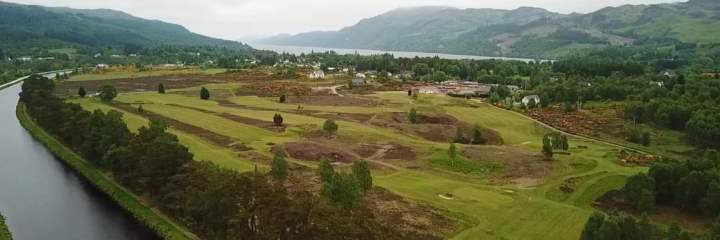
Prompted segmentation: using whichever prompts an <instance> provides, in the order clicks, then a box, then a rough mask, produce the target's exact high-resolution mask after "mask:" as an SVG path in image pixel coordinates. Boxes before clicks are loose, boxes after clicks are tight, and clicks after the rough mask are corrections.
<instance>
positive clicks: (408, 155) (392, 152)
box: [353, 143, 417, 161]
mask: <svg viewBox="0 0 720 240" xmlns="http://www.w3.org/2000/svg"><path fill="white" fill-rule="evenodd" d="M379 150H384V152H383V153H382V155H380V156H375V157H377V158H378V159H381V160H382V159H386V160H387V159H397V160H405V161H411V160H415V159H417V154H416V153H415V151H414V150H413V149H412V148H411V147H407V146H403V145H400V144H397V143H392V144H388V145H377V144H361V145H360V146H359V147H356V148H355V149H354V150H353V152H354V153H355V154H357V155H359V156H360V157H363V158H368V157H372V156H374V155H376V154H377V153H378V151H379Z"/></svg>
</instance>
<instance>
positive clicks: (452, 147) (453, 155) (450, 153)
mask: <svg viewBox="0 0 720 240" xmlns="http://www.w3.org/2000/svg"><path fill="white" fill-rule="evenodd" d="M448 158H449V159H450V166H451V167H455V160H456V159H457V148H456V147H455V144H454V143H450V147H449V148H448Z"/></svg>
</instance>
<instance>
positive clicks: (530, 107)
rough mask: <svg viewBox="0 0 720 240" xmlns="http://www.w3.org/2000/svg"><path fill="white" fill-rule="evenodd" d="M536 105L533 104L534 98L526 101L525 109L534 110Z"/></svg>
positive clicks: (535, 103)
mask: <svg viewBox="0 0 720 240" xmlns="http://www.w3.org/2000/svg"><path fill="white" fill-rule="evenodd" d="M537 105H538V103H537V102H535V99H534V98H531V99H530V101H528V105H527V108H528V109H534V108H537Z"/></svg>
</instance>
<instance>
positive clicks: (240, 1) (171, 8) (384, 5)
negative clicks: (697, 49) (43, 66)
mask: <svg viewBox="0 0 720 240" xmlns="http://www.w3.org/2000/svg"><path fill="white" fill-rule="evenodd" d="M5 1H10V2H16V3H21V4H33V5H43V6H51V7H71V8H84V9H95V8H108V9H114V10H120V11H124V12H127V13H129V14H132V15H134V16H138V17H142V18H148V19H157V20H162V21H165V22H171V23H177V24H180V25H183V26H185V27H186V28H188V29H189V30H190V31H193V32H196V33H200V34H203V35H208V36H212V37H217V38H223V39H230V40H253V39H257V38H261V37H268V36H272V35H276V34H283V33H290V34H295V33H301V32H308V31H317V30H323V31H328V30H338V29H341V28H343V27H346V26H351V25H353V24H355V23H357V22H358V21H360V20H361V19H364V18H369V17H373V16H376V15H379V14H382V13H384V12H387V11H391V10H393V9H397V8H402V7H414V6H452V7H458V8H497V9H515V8H518V7H521V6H529V7H541V8H545V9H548V10H550V11H554V12H560V13H572V12H578V13H588V12H593V11H595V10H598V9H601V8H603V7H607V6H620V5H624V4H653V3H667V2H678V1H685V0H122V1H119V0H5Z"/></svg>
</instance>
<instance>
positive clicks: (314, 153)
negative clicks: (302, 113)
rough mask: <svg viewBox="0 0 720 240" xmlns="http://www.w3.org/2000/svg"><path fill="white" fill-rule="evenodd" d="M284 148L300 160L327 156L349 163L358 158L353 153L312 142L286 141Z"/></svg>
mask: <svg viewBox="0 0 720 240" xmlns="http://www.w3.org/2000/svg"><path fill="white" fill-rule="evenodd" d="M283 148H284V150H285V151H286V152H287V153H288V154H290V156H291V157H293V158H296V159H300V160H307V161H320V160H321V159H324V158H327V159H328V160H331V161H333V162H344V163H348V162H352V161H353V160H355V159H356V157H355V156H354V155H353V154H351V153H348V152H345V151H342V150H339V149H335V148H332V147H328V146H324V145H320V144H317V143H312V142H292V143H285V144H283Z"/></svg>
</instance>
